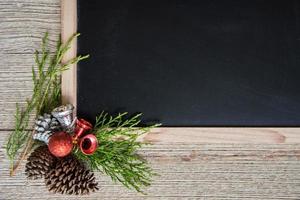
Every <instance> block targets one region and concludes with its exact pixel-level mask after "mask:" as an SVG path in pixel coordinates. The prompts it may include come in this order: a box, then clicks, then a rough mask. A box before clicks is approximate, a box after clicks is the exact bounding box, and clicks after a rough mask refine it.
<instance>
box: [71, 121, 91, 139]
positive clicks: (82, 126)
mask: <svg viewBox="0 0 300 200" xmlns="http://www.w3.org/2000/svg"><path fill="white" fill-rule="evenodd" d="M92 128H93V126H92V124H91V123H90V122H88V121H86V120H84V119H77V121H76V129H75V133H74V136H73V139H74V140H75V141H76V140H77V139H78V138H80V137H81V136H82V135H83V134H84V133H85V132H87V131H89V130H91V129H92Z"/></svg>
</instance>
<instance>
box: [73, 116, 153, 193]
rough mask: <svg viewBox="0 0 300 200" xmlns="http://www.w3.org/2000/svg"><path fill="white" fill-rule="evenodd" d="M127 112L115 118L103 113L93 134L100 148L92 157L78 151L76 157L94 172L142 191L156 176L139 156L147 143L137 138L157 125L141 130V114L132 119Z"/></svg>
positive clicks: (97, 119) (97, 120)
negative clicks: (139, 152)
mask: <svg viewBox="0 0 300 200" xmlns="http://www.w3.org/2000/svg"><path fill="white" fill-rule="evenodd" d="M126 115H127V113H122V114H118V115H117V116H116V117H112V116H109V115H108V114H107V113H104V112H102V113H101V114H100V116H98V117H97V118H96V123H95V126H94V129H93V131H92V132H93V133H94V134H95V135H96V137H97V139H98V141H99V147H98V148H97V150H96V152H95V153H94V154H92V155H84V154H83V153H82V152H81V151H76V152H75V155H76V156H77V157H78V158H79V159H81V160H83V161H85V162H87V163H88V165H89V166H90V168H91V169H93V170H98V171H100V172H102V173H105V174H107V175H109V176H110V177H111V179H112V180H113V181H114V182H116V181H119V182H121V183H122V184H123V185H124V186H126V187H127V188H133V189H135V190H136V191H138V192H142V193H143V191H142V188H143V187H145V186H149V185H150V183H151V180H152V176H153V175H155V173H154V172H153V170H152V169H151V167H150V166H149V165H148V163H147V161H146V160H144V159H143V158H142V157H141V156H139V155H138V154H137V152H136V151H137V150H138V149H139V148H140V147H142V146H143V145H144V144H145V143H142V142H139V141H138V140H137V139H138V137H139V136H140V135H142V134H144V133H146V132H148V131H149V130H150V129H151V128H154V127H157V126H159V124H155V125H152V126H148V127H138V125H139V124H140V116H141V114H138V115H135V116H133V117H131V118H129V119H125V118H126Z"/></svg>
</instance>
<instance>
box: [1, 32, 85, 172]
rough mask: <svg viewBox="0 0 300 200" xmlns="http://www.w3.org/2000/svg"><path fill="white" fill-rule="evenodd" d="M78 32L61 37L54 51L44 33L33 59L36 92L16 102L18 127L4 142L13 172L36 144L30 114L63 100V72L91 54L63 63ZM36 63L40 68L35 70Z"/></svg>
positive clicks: (33, 77)
mask: <svg viewBox="0 0 300 200" xmlns="http://www.w3.org/2000/svg"><path fill="white" fill-rule="evenodd" d="M78 36H79V34H74V35H72V36H71V37H70V38H69V39H68V40H67V42H66V43H64V44H63V43H62V42H61V39H59V40H58V42H57V46H56V51H55V53H54V55H51V54H50V49H49V47H48V41H49V39H48V33H45V35H44V37H43V39H42V44H41V50H40V51H36V52H35V56H34V60H35V64H36V66H33V67H32V81H33V94H32V96H31V98H30V99H27V100H26V104H25V105H24V106H23V107H22V108H21V106H19V105H18V104H17V106H16V113H15V129H14V131H13V132H12V133H11V135H10V136H9V138H8V141H7V143H6V145H5V148H6V153H7V156H8V158H9V160H10V174H11V175H13V174H14V173H15V171H16V169H17V168H18V166H19V165H20V163H21V161H22V160H23V159H24V158H25V156H26V155H27V153H29V152H30V150H31V148H32V145H33V139H32V135H33V131H28V130H29V129H32V128H33V127H32V126H31V125H30V123H29V122H30V118H31V117H32V116H34V117H35V118H36V117H37V116H38V115H41V114H43V113H45V112H50V111H51V110H52V109H53V108H55V107H57V106H59V105H60V104H61V81H60V76H61V73H62V72H63V71H65V70H67V69H68V68H69V67H70V66H71V65H72V64H76V63H78V62H79V61H81V60H84V59H86V58H88V57H89V56H88V55H86V56H77V57H75V58H73V59H71V60H69V61H67V62H66V63H62V59H63V57H64V55H65V53H66V52H67V51H68V50H69V49H70V47H71V43H72V41H73V40H74V39H75V38H77V37H78ZM35 67H36V68H37V70H35Z"/></svg>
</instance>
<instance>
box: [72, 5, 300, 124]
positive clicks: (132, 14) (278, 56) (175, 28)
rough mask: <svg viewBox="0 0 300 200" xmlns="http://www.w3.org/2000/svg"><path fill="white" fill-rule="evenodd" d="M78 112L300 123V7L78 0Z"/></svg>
mask: <svg viewBox="0 0 300 200" xmlns="http://www.w3.org/2000/svg"><path fill="white" fill-rule="evenodd" d="M78 32H80V33H81V34H82V35H81V36H80V38H79V41H78V53H79V54H87V53H88V54H90V58H89V59H88V60H87V61H83V62H81V63H80V64H79V67H78V71H77V80H78V81H77V90H78V91H77V107H78V115H79V116H81V117H86V118H87V119H90V120H92V119H94V118H95V115H97V114H99V111H101V110H106V111H108V112H110V113H116V112H123V111H128V112H129V113H130V114H134V113H138V112H143V113H144V117H143V120H144V122H145V123H146V122H148V121H153V120H155V121H159V122H161V123H163V125H164V126H299V125H300V1H297V0H268V1H266V0H243V1H239V0H226V1H224V0H151V1H150V0H146V1H141V0H109V1H102V0H89V1H86V0H78Z"/></svg>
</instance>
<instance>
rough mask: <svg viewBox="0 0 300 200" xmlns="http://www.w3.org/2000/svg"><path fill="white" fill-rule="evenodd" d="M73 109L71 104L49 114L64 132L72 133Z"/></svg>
mask: <svg viewBox="0 0 300 200" xmlns="http://www.w3.org/2000/svg"><path fill="white" fill-rule="evenodd" d="M73 109H74V106H73V105H71V104H67V105H62V106H59V107H57V108H55V109H53V111H52V112H51V114H52V115H53V116H54V117H55V118H56V119H57V120H58V121H59V122H60V125H61V126H62V127H63V128H64V130H69V131H72V123H73V116H72V115H73Z"/></svg>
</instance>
